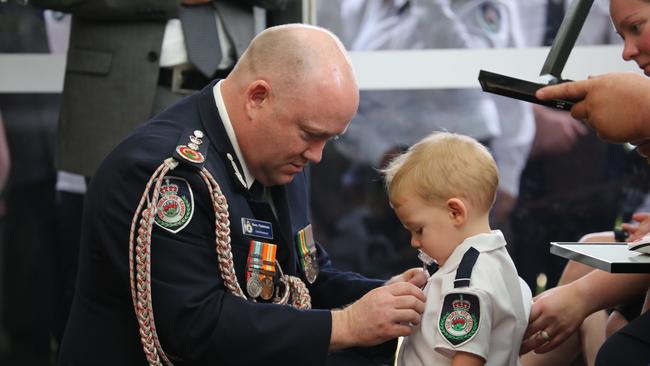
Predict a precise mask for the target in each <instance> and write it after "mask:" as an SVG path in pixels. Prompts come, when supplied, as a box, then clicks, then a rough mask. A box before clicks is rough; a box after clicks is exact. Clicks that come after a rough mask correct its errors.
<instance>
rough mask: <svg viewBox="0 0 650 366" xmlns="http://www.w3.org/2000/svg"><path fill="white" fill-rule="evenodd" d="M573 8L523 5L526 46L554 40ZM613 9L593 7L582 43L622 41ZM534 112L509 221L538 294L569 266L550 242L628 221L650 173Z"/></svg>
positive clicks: (547, 1)
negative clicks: (531, 134)
mask: <svg viewBox="0 0 650 366" xmlns="http://www.w3.org/2000/svg"><path fill="white" fill-rule="evenodd" d="M569 3H570V1H557V0H531V1H521V2H520V8H521V16H522V23H525V24H529V25H530V26H528V27H526V28H525V29H524V35H525V36H526V39H527V42H529V43H528V44H529V46H531V47H536V46H540V45H550V44H551V43H552V42H553V39H554V37H555V33H556V32H557V29H558V27H559V25H560V23H561V20H562V18H563V15H564V10H565V9H566V7H568V5H569ZM608 6H609V1H607V0H596V1H595V2H594V4H593V6H592V8H591V10H590V12H589V15H588V17H587V19H586V21H585V24H584V27H583V29H582V31H581V32H580V36H579V37H578V40H577V42H576V44H577V45H594V44H606V43H618V42H620V37H619V36H618V35H617V34H616V32H615V30H614V27H613V26H612V24H611V21H610V19H609V8H608ZM541 62H542V60H540V63H541ZM534 108H535V117H536V120H535V123H536V126H537V128H536V134H535V139H534V143H533V148H532V152H531V156H530V159H529V160H528V162H527V164H526V168H525V170H524V172H523V174H522V178H521V189H520V195H519V200H518V202H517V204H516V207H515V209H514V211H513V213H512V215H511V228H512V234H513V241H514V245H513V247H514V250H515V251H514V260H515V263H516V265H517V268H518V269H519V271H520V274H521V276H522V277H523V278H524V279H525V280H526V282H527V283H528V284H529V286H531V289H533V290H535V289H536V287H537V286H538V284H537V279H538V276H539V275H540V274H542V273H543V274H544V276H542V277H541V278H540V281H541V282H540V285H541V286H542V287H544V286H547V287H553V286H555V285H556V284H557V282H558V280H559V278H560V275H561V273H562V270H563V268H564V266H565V263H566V260H564V259H563V258H561V257H558V256H555V255H552V254H550V252H549V249H548V243H549V242H551V241H576V240H578V239H579V238H580V237H582V236H583V235H585V234H587V233H591V232H598V231H605V230H612V229H613V228H614V225H615V222H616V221H617V218H619V220H623V221H628V220H629V219H630V218H631V215H632V213H633V212H634V210H635V209H636V206H637V205H638V204H639V203H640V202H641V200H642V198H643V195H644V192H645V191H646V190H647V184H646V183H645V182H644V181H647V174H648V167H647V164H645V163H644V162H643V161H642V160H643V159H640V158H639V157H638V156H636V154H629V153H627V152H626V151H625V150H624V149H623V147H622V146H621V145H611V144H607V143H605V142H603V141H602V140H600V139H598V137H597V136H596V134H595V132H593V131H590V130H589V129H587V128H586V126H584V125H583V124H582V123H581V122H578V121H576V120H574V119H573V118H572V117H571V115H570V114H568V113H566V112H562V111H557V110H552V109H549V108H546V107H542V106H535V107H534ZM605 193H606V194H605ZM543 278H546V279H547V280H546V281H543ZM544 282H547V284H546V283H544Z"/></svg>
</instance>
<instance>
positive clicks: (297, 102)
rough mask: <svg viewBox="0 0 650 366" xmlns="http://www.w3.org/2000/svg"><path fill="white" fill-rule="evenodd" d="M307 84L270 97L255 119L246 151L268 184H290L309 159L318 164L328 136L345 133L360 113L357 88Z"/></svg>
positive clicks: (253, 168) (254, 170)
mask: <svg viewBox="0 0 650 366" xmlns="http://www.w3.org/2000/svg"><path fill="white" fill-rule="evenodd" d="M301 88H302V87H301ZM302 89H305V90H303V92H302V93H300V92H297V91H296V92H294V91H292V92H289V93H286V95H279V96H275V97H273V98H271V99H269V100H267V101H269V102H270V103H266V105H264V106H263V109H262V110H260V111H259V112H258V113H255V117H254V120H253V121H252V122H253V126H254V130H253V131H252V132H251V136H252V138H251V142H252V144H251V146H249V149H248V150H249V151H246V152H245V153H244V155H246V161H247V164H248V167H249V169H250V170H251V173H252V174H253V176H255V178H256V179H257V180H259V181H260V182H261V183H262V184H264V185H266V186H272V185H282V184H287V183H289V182H291V180H292V179H293V176H294V175H295V174H297V173H299V172H301V171H302V170H303V168H304V166H305V165H306V164H307V163H318V162H319V161H320V160H321V157H322V153H323V148H324V147H325V144H326V143H327V141H329V140H330V139H332V138H334V137H335V136H337V135H340V134H342V133H343V132H344V131H345V129H346V128H347V126H348V124H349V122H350V120H351V119H352V117H353V116H354V114H355V113H356V109H357V105H358V93H356V90H355V91H354V92H348V91H341V90H330V89H331V88H323V89H322V90H318V91H317V90H315V89H316V88H311V89H309V88H302Z"/></svg>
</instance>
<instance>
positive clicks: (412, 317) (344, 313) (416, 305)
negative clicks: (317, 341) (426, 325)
mask: <svg viewBox="0 0 650 366" xmlns="http://www.w3.org/2000/svg"><path fill="white" fill-rule="evenodd" d="M424 302H425V296H424V293H423V292H422V290H420V289H419V288H417V287H416V286H415V285H413V284H411V283H408V282H399V283H394V284H391V285H386V286H382V287H379V288H376V289H374V290H372V291H370V292H368V293H367V294H365V295H364V296H363V297H362V298H361V299H359V300H357V301H356V302H354V303H353V304H351V305H350V306H348V307H346V308H345V309H342V310H333V311H332V337H331V339H330V351H336V350H339V349H343V348H348V347H352V346H374V345H377V344H380V343H383V342H385V341H388V340H390V339H393V338H397V337H400V336H408V335H410V334H411V331H412V328H413V326H414V325H417V324H419V323H420V318H421V316H422V313H423V312H424Z"/></svg>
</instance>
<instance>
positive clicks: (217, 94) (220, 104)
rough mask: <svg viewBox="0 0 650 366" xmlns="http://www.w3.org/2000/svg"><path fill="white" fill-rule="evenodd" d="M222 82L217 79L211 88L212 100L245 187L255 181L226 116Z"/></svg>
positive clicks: (248, 186)
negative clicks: (241, 172) (239, 166)
mask: <svg viewBox="0 0 650 366" xmlns="http://www.w3.org/2000/svg"><path fill="white" fill-rule="evenodd" d="M222 82H223V80H219V81H218V82H217V83H216V84H215V85H214V87H213V88H212V93H213V94H214V101H215V102H216V104H217V109H218V110H219V117H220V118H221V121H222V122H223V127H224V128H225V129H226V134H227V135H228V139H229V140H230V144H231V145H232V148H233V150H235V155H237V160H239V164H240V165H241V168H242V170H243V178H244V182H245V184H246V187H247V188H250V187H251V186H252V185H253V183H254V182H255V178H253V175H252V174H251V172H250V171H249V170H248V165H246V160H244V156H243V155H242V153H241V149H240V148H239V143H237V136H236V135H235V130H234V129H233V127H232V122H231V121H230V117H229V116H228V110H227V109H226V103H225V102H224V101H223V96H222V95H221V83H222Z"/></svg>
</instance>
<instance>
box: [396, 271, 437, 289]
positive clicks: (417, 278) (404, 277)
mask: <svg viewBox="0 0 650 366" xmlns="http://www.w3.org/2000/svg"><path fill="white" fill-rule="evenodd" d="M428 278H429V273H428V272H427V271H425V270H424V269H422V268H411V269H408V270H406V271H404V273H402V274H399V275H397V276H394V277H393V278H391V279H390V280H388V281H386V285H391V284H393V283H397V282H409V283H412V284H413V285H415V286H417V287H420V288H422V287H423V286H424V285H425V284H426V283H427V279H428Z"/></svg>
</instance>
